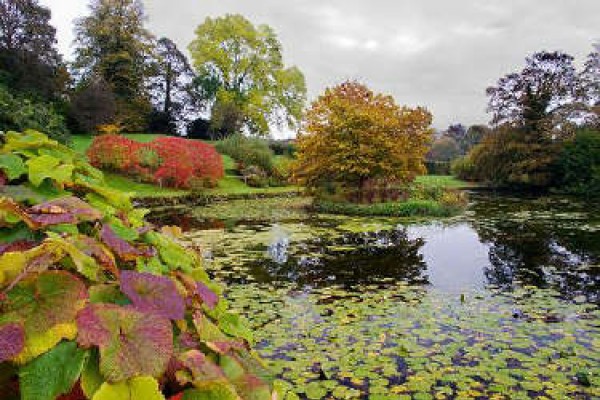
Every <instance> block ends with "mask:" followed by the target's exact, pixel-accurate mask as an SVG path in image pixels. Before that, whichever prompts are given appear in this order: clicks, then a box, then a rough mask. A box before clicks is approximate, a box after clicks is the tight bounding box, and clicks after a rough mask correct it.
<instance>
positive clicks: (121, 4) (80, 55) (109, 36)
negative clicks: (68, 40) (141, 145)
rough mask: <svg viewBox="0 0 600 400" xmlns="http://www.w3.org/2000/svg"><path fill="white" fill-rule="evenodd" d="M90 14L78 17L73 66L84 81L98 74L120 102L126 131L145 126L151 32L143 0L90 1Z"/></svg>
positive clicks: (120, 111)
mask: <svg viewBox="0 0 600 400" xmlns="http://www.w3.org/2000/svg"><path fill="white" fill-rule="evenodd" d="M90 11H91V13H90V15H89V16H87V17H84V18H81V19H79V20H78V21H77V22H76V27H75V33H76V39H75V43H76V46H77V47H76V59H75V63H74V68H75V71H76V74H77V78H78V80H79V82H80V84H83V85H85V82H86V81H87V80H89V79H94V77H96V76H99V77H102V79H104V80H105V81H106V82H107V83H108V85H109V86H110V88H111V90H112V92H113V93H114V95H115V99H116V102H117V106H118V107H117V110H118V112H117V119H118V120H119V122H121V123H122V124H123V126H124V128H125V129H126V130H129V131H132V130H141V129H144V128H145V124H146V118H147V116H148V114H149V113H150V111H151V109H152V107H151V104H150V96H149V94H148V93H147V90H146V87H145V83H146V80H147V79H148V75H149V74H150V69H149V68H148V62H147V61H148V60H149V58H150V56H151V53H152V49H153V43H152V40H153V38H152V35H151V34H150V32H148V31H147V30H146V29H145V28H144V18H145V17H144V8H143V5H142V2H141V1H139V0H92V3H91V5H90Z"/></svg>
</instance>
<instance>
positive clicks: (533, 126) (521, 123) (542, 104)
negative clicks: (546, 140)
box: [487, 51, 581, 132]
mask: <svg viewBox="0 0 600 400" xmlns="http://www.w3.org/2000/svg"><path fill="white" fill-rule="evenodd" d="M577 81H578V78H577V73H576V70H575V67H574V66H573V57H571V56H570V55H568V54H565V53H562V52H559V51H556V52H546V51H542V52H538V53H535V54H533V55H532V56H531V57H528V58H527V59H526V65H525V68H523V69H522V70H521V71H520V72H518V73H511V74H508V75H506V76H504V77H503V78H500V79H499V80H498V83H497V85H496V86H493V87H489V88H488V89H487V95H488V96H489V102H488V111H489V112H491V113H492V124H493V125H495V126H499V125H502V124H510V125H512V126H516V127H524V128H525V129H526V130H527V131H535V132H550V131H552V130H554V128H556V127H560V126H561V125H564V124H565V122H569V119H570V118H573V117H576V116H577V113H578V112H579V111H581V107H579V106H581V105H580V104H577V103H576V102H574V99H575V98H576V88H577Z"/></svg>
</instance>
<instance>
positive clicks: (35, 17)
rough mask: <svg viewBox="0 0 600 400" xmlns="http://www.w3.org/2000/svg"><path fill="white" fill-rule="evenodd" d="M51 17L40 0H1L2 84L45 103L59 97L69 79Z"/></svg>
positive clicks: (0, 72) (0, 65)
mask: <svg viewBox="0 0 600 400" xmlns="http://www.w3.org/2000/svg"><path fill="white" fill-rule="evenodd" d="M50 17H51V14H50V10H49V9H48V8H46V7H43V6H41V5H39V4H38V1H37V0H0V81H1V82H2V83H4V84H5V85H7V86H8V87H9V88H10V89H12V90H15V91H17V92H20V93H23V94H26V95H27V96H29V97H36V98H39V99H42V100H55V99H57V98H59V97H60V95H61V94H63V93H64V92H65V89H66V84H67V82H68V79H69V77H68V73H67V70H66V68H65V66H64V63H63V61H62V57H61V56H60V54H59V53H58V51H57V49H56V29H55V28H54V27H53V26H52V25H50Z"/></svg>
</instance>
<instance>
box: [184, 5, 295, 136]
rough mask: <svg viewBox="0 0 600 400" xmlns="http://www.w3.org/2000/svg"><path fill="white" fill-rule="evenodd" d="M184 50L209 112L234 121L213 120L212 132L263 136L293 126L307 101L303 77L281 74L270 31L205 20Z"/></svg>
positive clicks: (243, 22) (231, 20) (239, 20)
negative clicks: (236, 131) (276, 127)
mask: <svg viewBox="0 0 600 400" xmlns="http://www.w3.org/2000/svg"><path fill="white" fill-rule="evenodd" d="M189 49H190V52H191V54H192V59H193V64H194V67H195V68H196V71H197V73H198V76H199V78H198V84H199V86H200V88H201V91H202V95H203V98H204V99H205V100H206V102H207V103H208V105H209V107H210V108H211V109H212V110H213V111H215V110H216V111H218V113H221V114H222V113H223V112H224V111H223V110H227V115H228V116H231V115H236V114H237V116H236V117H235V118H236V119H238V120H239V121H234V122H231V121H230V122H228V123H227V125H223V124H221V123H220V122H219V121H220V120H223V118H222V117H219V118H220V119H218V118H215V121H213V125H214V126H213V127H214V129H217V130H220V131H225V132H226V134H232V133H234V132H233V131H232V130H233V129H238V127H243V128H245V129H246V130H247V131H248V132H250V133H255V134H266V133H268V132H269V126H270V125H271V124H277V125H279V126H284V125H288V127H290V128H293V127H296V126H297V123H298V121H299V120H300V117H301V114H302V110H303V107H304V103H305V100H306V84H305V81H304V76H303V75H302V73H301V72H300V70H299V69H298V68H296V67H291V68H287V69H286V68H284V64H283V60H282V54H281V53H282V50H281V43H279V40H278V39H277V36H276V34H275V32H274V31H273V29H272V28H270V27H269V26H267V25H260V26H258V27H255V26H253V25H252V23H251V22H250V21H248V20H247V19H245V18H244V17H242V16H241V15H226V16H224V17H219V18H215V19H213V18H207V19H206V20H205V21H204V23H203V24H202V25H200V26H199V27H198V28H197V29H196V38H195V39H194V40H193V41H192V43H191V44H190V47H189ZM232 110H237V111H234V112H232Z"/></svg>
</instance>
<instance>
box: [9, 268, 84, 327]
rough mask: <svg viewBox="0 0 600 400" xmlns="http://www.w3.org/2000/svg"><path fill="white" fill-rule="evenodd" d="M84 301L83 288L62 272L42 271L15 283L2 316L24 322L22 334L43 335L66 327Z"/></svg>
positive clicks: (72, 276) (73, 277)
mask: <svg viewBox="0 0 600 400" xmlns="http://www.w3.org/2000/svg"><path fill="white" fill-rule="evenodd" d="M86 299H87V291H86V288H85V285H84V284H83V282H82V281H81V280H79V279H78V278H77V277H76V276H74V275H72V274H70V273H69V272H66V271H46V272H42V273H41V274H39V275H36V276H31V277H28V278H26V279H24V280H22V281H21V282H19V283H18V284H17V285H16V286H15V287H14V288H12V289H11V290H10V291H9V292H8V293H7V298H6V300H5V301H4V304H3V312H4V313H6V314H11V315H15V316H17V317H18V318H20V319H21V320H23V321H24V328H25V333H26V334H27V335H29V334H35V333H43V332H45V331H47V330H48V329H50V328H51V327H53V326H55V325H58V324H64V323H70V322H73V321H74V320H75V316H76V315H77V312H78V311H79V310H80V309H81V308H82V307H83V306H84V304H85V301H86Z"/></svg>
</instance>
